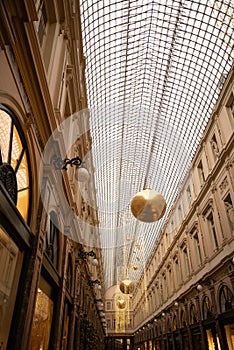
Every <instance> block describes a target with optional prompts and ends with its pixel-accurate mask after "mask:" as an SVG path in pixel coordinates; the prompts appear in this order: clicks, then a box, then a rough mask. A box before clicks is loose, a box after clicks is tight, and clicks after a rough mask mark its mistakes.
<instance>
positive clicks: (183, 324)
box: [180, 311, 187, 328]
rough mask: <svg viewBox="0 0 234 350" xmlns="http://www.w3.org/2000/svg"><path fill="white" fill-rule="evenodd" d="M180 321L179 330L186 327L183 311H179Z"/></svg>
mask: <svg viewBox="0 0 234 350" xmlns="http://www.w3.org/2000/svg"><path fill="white" fill-rule="evenodd" d="M180 320H181V328H183V327H186V326H187V322H186V317H185V312H184V311H181V315H180Z"/></svg>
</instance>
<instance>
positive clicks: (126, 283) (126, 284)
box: [119, 280, 135, 294]
mask: <svg viewBox="0 0 234 350" xmlns="http://www.w3.org/2000/svg"><path fill="white" fill-rule="evenodd" d="M134 287H135V285H134V282H132V281H131V280H123V281H122V282H121V283H120V285H119V289H120V290H121V292H122V293H124V294H132V293H133V291H134Z"/></svg>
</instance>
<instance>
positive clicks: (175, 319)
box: [173, 315, 177, 331]
mask: <svg viewBox="0 0 234 350" xmlns="http://www.w3.org/2000/svg"><path fill="white" fill-rule="evenodd" d="M176 329H177V317H176V315H174V318H173V331H175V330H176Z"/></svg>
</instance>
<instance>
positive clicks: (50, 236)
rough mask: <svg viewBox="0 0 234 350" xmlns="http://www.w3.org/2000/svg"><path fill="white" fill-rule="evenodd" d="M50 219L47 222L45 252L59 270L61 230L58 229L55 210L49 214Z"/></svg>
mask: <svg viewBox="0 0 234 350" xmlns="http://www.w3.org/2000/svg"><path fill="white" fill-rule="evenodd" d="M48 218H49V220H48V224H47V232H46V241H45V245H46V246H45V253H46V254H47V256H48V258H49V259H50V260H51V262H52V264H53V265H54V267H55V268H56V269H57V270H58V261H59V230H58V218H57V215H56V213H55V212H51V213H50V214H49V217H48Z"/></svg>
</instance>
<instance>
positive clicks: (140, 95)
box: [81, 0, 234, 288]
mask: <svg viewBox="0 0 234 350" xmlns="http://www.w3.org/2000/svg"><path fill="white" fill-rule="evenodd" d="M233 7H234V1H233V0H221V1H216V0H210V1H206V0H201V1H198V0H194V1H185V0H181V1H179V0H171V1H168V0H160V1H148V0H142V1H140V0H139V1H134V0H117V1H114V0H100V1H96V0H81V15H82V33H83V44H84V53H85V56H86V82H87V90H88V105H89V108H90V114H91V120H90V123H91V135H92V140H93V148H92V154H93V160H94V166H95V181H96V189H97V205H98V215H99V221H100V235H101V242H102V248H103V260H104V269H105V282H106V288H107V287H110V286H111V285H113V284H116V283H117V282H118V280H121V279H122V278H123V277H126V276H124V274H125V273H126V270H128V273H129V277H130V278H131V279H133V280H134V281H137V280H138V279H139V277H140V275H141V274H142V272H143V271H144V267H145V264H146V262H147V260H148V258H149V256H150V255H151V253H152V250H153V248H154V246H155V243H156V240H157V238H158V237H159V235H160V230H161V228H162V226H163V224H164V222H165V219H166V217H167V214H168V212H169V210H170V208H171V205H172V203H173V201H174V199H175V197H176V195H177V193H178V189H179V186H180V184H181V182H182V181H183V179H184V177H185V174H186V172H187V171H188V169H189V166H190V163H191V160H192V158H193V156H194V154H195V151H196V149H197V146H198V144H199V141H200V139H201V135H202V133H203V131H204V129H205V127H206V125H207V122H208V120H209V117H210V115H211V111H212V108H213V106H214V104H215V102H216V100H217V98H218V95H219V93H220V89H221V87H222V85H223V83H224V81H225V78H226V76H227V74H228V72H229V70H230V67H231V64H232V59H233V44H234V37H233V27H234V15H233ZM144 187H150V188H152V189H155V190H156V191H158V192H160V193H161V194H163V196H164V197H165V199H166V201H167V212H166V215H165V216H164V218H163V219H161V220H160V221H159V222H157V223H151V224H145V223H142V222H139V221H137V220H136V219H135V218H134V217H133V216H132V214H131V211H130V202H131V198H132V196H133V195H134V194H136V193H137V192H138V191H140V190H142V189H143V188H144ZM136 266H137V268H138V269H137V270H135V269H136ZM132 267H135V269H134V268H132Z"/></svg>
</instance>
